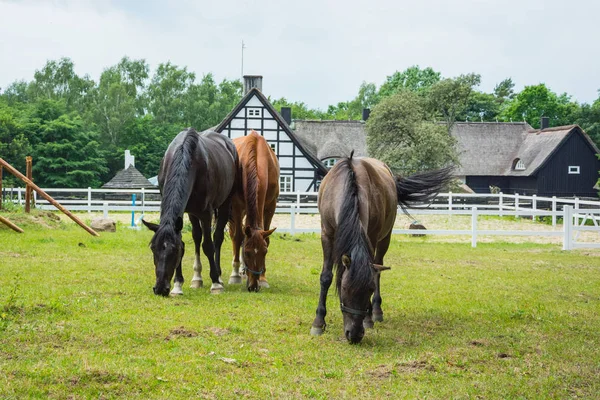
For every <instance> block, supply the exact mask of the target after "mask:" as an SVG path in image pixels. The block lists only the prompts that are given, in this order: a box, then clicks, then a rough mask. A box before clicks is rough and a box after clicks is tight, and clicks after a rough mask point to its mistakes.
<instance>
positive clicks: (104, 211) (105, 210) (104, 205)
mask: <svg viewBox="0 0 600 400" xmlns="http://www.w3.org/2000/svg"><path fill="white" fill-rule="evenodd" d="M102 215H103V217H104V218H108V203H106V202H104V203H102Z"/></svg>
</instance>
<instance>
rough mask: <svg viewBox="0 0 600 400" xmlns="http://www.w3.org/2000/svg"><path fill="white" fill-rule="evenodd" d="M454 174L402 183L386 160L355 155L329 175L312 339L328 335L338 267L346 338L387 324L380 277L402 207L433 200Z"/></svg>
mask: <svg viewBox="0 0 600 400" xmlns="http://www.w3.org/2000/svg"><path fill="white" fill-rule="evenodd" d="M451 171H452V169H450V168H446V169H442V170H438V171H433V172H426V173H421V174H417V175H413V176H410V177H408V178H399V177H394V175H393V174H392V172H391V171H390V169H389V168H388V167H387V166H386V165H385V164H384V163H382V162H381V161H378V160H375V159H373V158H358V159H355V158H352V155H350V157H349V158H347V159H344V160H341V161H340V162H338V163H337V164H336V165H335V166H334V167H333V168H332V169H331V170H330V171H329V173H328V174H327V175H326V176H325V178H324V179H323V181H322V182H321V187H320V189H319V213H320V214H321V244H322V246H323V271H322V272H321V293H320V296H319V306H318V307H317V313H316V314H317V315H316V317H315V320H314V321H313V324H312V328H311V334H313V335H320V334H322V333H323V331H324V330H325V326H326V324H325V315H326V314H327V309H326V305H325V302H326V299H327V291H328V290H329V286H330V285H331V282H332V280H333V267H334V266H335V268H336V288H337V292H338V294H339V297H340V307H341V311H342V315H343V318H344V333H345V335H346V338H347V339H348V340H349V341H350V342H351V343H358V342H360V341H361V340H362V338H363V336H364V333H365V330H364V327H368V328H371V327H373V321H383V311H382V310H381V292H380V285H379V283H380V273H381V271H383V270H386V269H389V267H384V266H383V257H384V256H385V253H386V252H387V250H388V247H389V244H390V238H391V236H392V228H393V227H394V222H395V221H396V211H397V209H398V205H399V204H400V205H401V206H402V207H403V208H404V207H406V206H407V205H408V204H409V203H411V202H422V201H427V200H429V199H431V198H432V197H434V196H435V195H436V194H437V193H438V192H439V191H440V190H441V189H442V187H443V186H444V185H445V184H446V183H447V182H448V181H449V179H450V174H451Z"/></svg>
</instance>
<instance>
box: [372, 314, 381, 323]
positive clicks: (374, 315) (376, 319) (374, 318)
mask: <svg viewBox="0 0 600 400" xmlns="http://www.w3.org/2000/svg"><path fill="white" fill-rule="evenodd" d="M372 318H373V321H374V322H383V313H381V314H379V313H377V314H375V313H373V317H372Z"/></svg>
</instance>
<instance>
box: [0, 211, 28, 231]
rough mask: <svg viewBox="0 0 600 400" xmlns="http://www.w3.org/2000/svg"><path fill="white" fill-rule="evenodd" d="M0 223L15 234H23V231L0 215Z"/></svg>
mask: <svg viewBox="0 0 600 400" xmlns="http://www.w3.org/2000/svg"><path fill="white" fill-rule="evenodd" d="M0 222H2V223H3V224H4V225H6V226H8V227H9V228H10V229H12V230H13V231H15V232H19V233H23V229H21V228H19V227H18V226H16V225H15V224H13V223H12V222H10V221H9V220H7V219H6V218H4V217H3V216H2V215H0Z"/></svg>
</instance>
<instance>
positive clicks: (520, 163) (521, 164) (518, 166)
mask: <svg viewBox="0 0 600 400" xmlns="http://www.w3.org/2000/svg"><path fill="white" fill-rule="evenodd" d="M515 171H525V163H524V162H523V160H521V159H519V160H517V163H516V164H515Z"/></svg>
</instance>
